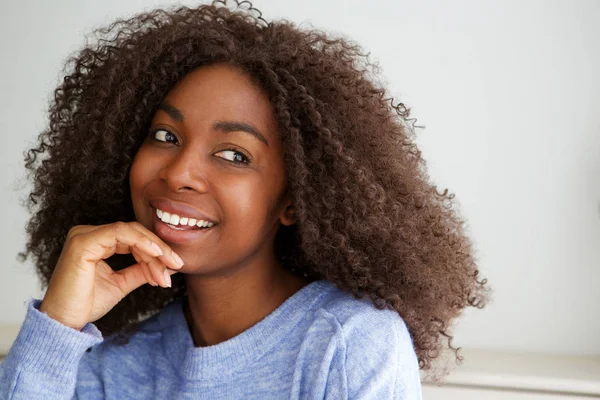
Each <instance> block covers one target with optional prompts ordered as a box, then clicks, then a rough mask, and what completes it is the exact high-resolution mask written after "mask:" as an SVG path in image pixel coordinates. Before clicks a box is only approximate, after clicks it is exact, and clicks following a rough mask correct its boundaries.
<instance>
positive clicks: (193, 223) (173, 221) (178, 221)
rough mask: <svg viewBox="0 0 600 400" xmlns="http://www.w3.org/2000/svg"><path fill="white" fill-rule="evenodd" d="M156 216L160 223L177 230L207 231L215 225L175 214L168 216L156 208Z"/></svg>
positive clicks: (168, 214)
mask: <svg viewBox="0 0 600 400" xmlns="http://www.w3.org/2000/svg"><path fill="white" fill-rule="evenodd" d="M156 215H157V216H158V218H159V219H160V220H161V221H162V222H164V223H165V224H169V225H171V226H173V227H176V228H177V229H178V230H191V229H207V228H210V227H212V226H214V225H215V224H214V223H212V222H210V221H205V220H202V219H199V220H196V219H195V218H188V217H180V216H179V215H177V214H170V213H168V212H166V211H162V210H160V209H158V208H157V209H156Z"/></svg>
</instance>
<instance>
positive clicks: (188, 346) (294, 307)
mask: <svg viewBox="0 0 600 400" xmlns="http://www.w3.org/2000/svg"><path fill="white" fill-rule="evenodd" d="M334 288H335V286H334V285H333V284H332V283H331V282H329V281H326V280H319V281H314V282H311V283H310V284H308V285H306V286H304V287H303V288H302V289H300V290H299V291H297V292H296V293H294V294H293V295H292V296H291V297H289V298H288V299H287V300H285V301H284V302H283V303H282V304H281V305H280V306H279V307H277V308H276V309H275V310H274V311H273V312H272V313H270V314H269V315H267V316H266V317H265V318H264V319H262V320H261V321H259V322H258V323H256V324H255V325H253V326H252V327H250V328H249V329H247V330H245V331H244V332H242V333H241V334H239V335H237V336H235V337H233V338H231V339H229V340H226V341H224V342H222V343H219V344H216V345H213V346H207V347H195V346H194V342H193V339H192V335H191V332H190V330H189V328H188V326H187V321H186V319H185V315H184V312H183V299H178V300H176V301H174V302H173V303H170V304H169V305H167V306H165V308H164V309H163V310H162V312H161V314H162V315H161V326H162V328H161V330H162V331H163V343H162V344H163V346H164V351H165V353H166V355H167V358H169V360H170V362H171V363H172V364H173V366H174V368H175V369H176V370H177V371H178V373H179V375H180V376H181V377H182V378H185V379H190V380H210V381H219V380H221V379H227V378H228V377H230V376H231V375H234V374H236V373H237V372H239V371H241V370H244V369H247V368H249V366H250V364H251V363H253V362H255V361H256V360H258V359H259V358H261V357H262V356H263V355H264V354H265V353H267V352H269V351H270V350H271V349H272V348H273V347H275V346H276V345H277V344H278V343H280V341H281V340H282V339H283V338H284V337H285V336H286V335H287V334H288V333H289V332H290V331H291V330H292V329H294V327H296V326H297V325H298V324H299V323H300V322H301V321H302V319H303V318H305V317H306V314H307V311H309V310H311V309H312V308H313V307H314V305H315V304H317V302H318V301H319V299H320V298H321V297H322V296H323V295H325V294H326V293H327V292H329V291H331V290H334Z"/></svg>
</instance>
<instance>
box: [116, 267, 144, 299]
mask: <svg viewBox="0 0 600 400" xmlns="http://www.w3.org/2000/svg"><path fill="white" fill-rule="evenodd" d="M144 270H147V266H144V265H143V264H140V263H136V264H133V265H131V266H129V267H127V268H124V269H122V270H120V271H116V272H115V275H114V277H115V283H116V284H117V285H118V286H119V288H120V289H121V290H122V291H123V293H125V294H126V295H127V294H129V293H131V292H133V291H134V290H135V289H137V288H139V287H140V286H142V285H143V284H145V283H146V282H149V281H148V279H147V278H146V275H144Z"/></svg>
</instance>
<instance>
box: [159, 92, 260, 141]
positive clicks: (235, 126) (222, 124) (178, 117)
mask: <svg viewBox="0 0 600 400" xmlns="http://www.w3.org/2000/svg"><path fill="white" fill-rule="evenodd" d="M158 109H159V110H162V111H164V112H166V113H167V114H169V116H170V117H171V118H173V119H174V120H175V121H179V122H183V120H184V118H183V113H182V112H181V111H180V110H179V109H177V108H176V107H174V106H172V105H170V104H169V103H165V102H162V103H160V104H159V106H158ZM213 130H218V131H221V132H223V133H231V132H238V131H240V132H246V133H248V134H250V135H251V136H253V137H254V138H256V139H258V140H260V141H261V142H263V143H264V144H266V145H267V146H269V142H268V141H267V139H265V137H264V136H263V135H262V134H261V133H260V131H259V130H258V129H256V128H255V127H253V126H252V125H250V124H247V123H245V122H235V121H217V122H215V123H214V124H213Z"/></svg>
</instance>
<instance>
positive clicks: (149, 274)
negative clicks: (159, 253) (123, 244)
mask: <svg viewBox="0 0 600 400" xmlns="http://www.w3.org/2000/svg"><path fill="white" fill-rule="evenodd" d="M139 264H140V265H142V266H143V267H144V268H142V273H143V274H144V278H146V281H147V282H148V283H149V284H150V285H151V286H158V282H156V280H155V279H154V277H153V276H152V272H151V271H150V267H149V266H148V264H147V263H145V262H141V263H139Z"/></svg>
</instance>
